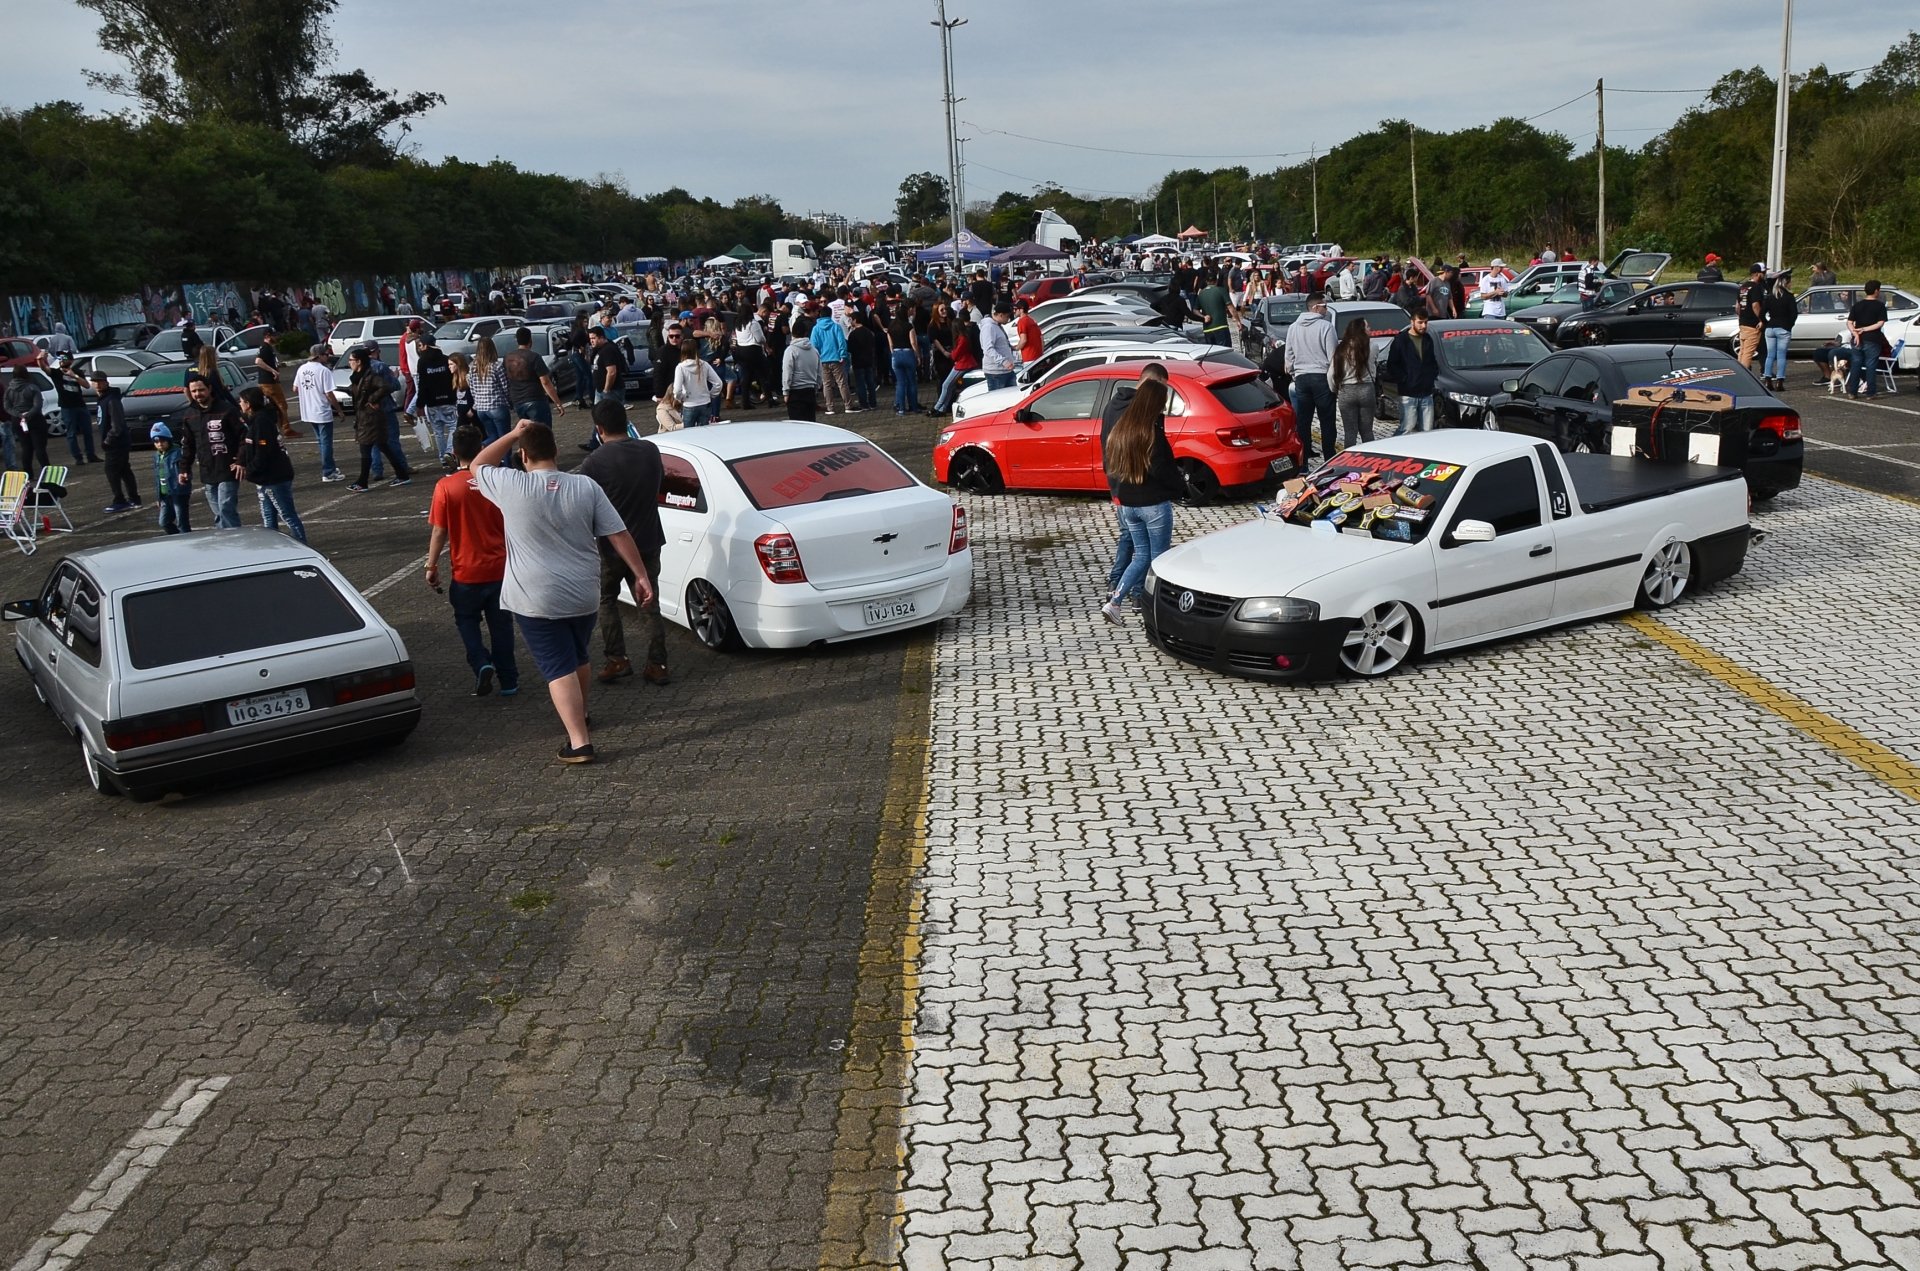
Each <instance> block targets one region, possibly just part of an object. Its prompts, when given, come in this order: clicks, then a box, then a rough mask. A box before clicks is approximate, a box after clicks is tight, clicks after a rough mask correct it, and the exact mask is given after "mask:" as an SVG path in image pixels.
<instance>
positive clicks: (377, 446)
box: [347, 348, 413, 494]
mask: <svg viewBox="0 0 1920 1271" xmlns="http://www.w3.org/2000/svg"><path fill="white" fill-rule="evenodd" d="M347 365H348V366H350V367H352V368H353V379H352V380H350V381H349V382H348V385H347V395H348V396H349V397H351V398H353V439H354V441H355V442H356V443H358V444H359V446H360V478H359V480H357V481H355V482H354V483H353V484H352V485H350V486H348V487H347V489H349V490H351V491H353V492H354V493H355V494H364V493H365V492H366V489H367V473H368V472H369V471H370V470H371V469H372V467H373V452H374V451H376V450H378V451H379V452H380V453H381V454H383V455H385V456H386V457H387V462H389V463H391V464H392V465H393V471H394V473H395V475H394V478H393V480H392V481H390V482H388V484H389V485H406V484H408V483H409V482H411V481H412V480H413V470H412V469H411V468H409V467H408V466H407V457H406V455H404V454H403V453H401V451H400V450H399V448H398V447H396V446H395V445H394V444H393V442H392V441H391V440H389V439H388V437H387V398H388V397H389V396H390V395H391V394H392V392H393V389H392V388H391V387H389V386H388V384H387V377H386V376H384V375H381V374H379V373H378V372H376V371H375V370H374V369H373V365H372V362H371V360H370V359H369V358H368V357H367V351H366V350H365V349H364V348H356V349H354V350H353V352H351V353H349V354H348V355H347Z"/></svg>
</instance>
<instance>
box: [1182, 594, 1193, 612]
mask: <svg viewBox="0 0 1920 1271" xmlns="http://www.w3.org/2000/svg"><path fill="white" fill-rule="evenodd" d="M1180 612H1181V613H1192V612H1193V593H1192V592H1190V591H1183V592H1181V593H1180Z"/></svg>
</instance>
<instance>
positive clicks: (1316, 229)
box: [1294, 148, 1320, 243]
mask: <svg viewBox="0 0 1920 1271" xmlns="http://www.w3.org/2000/svg"><path fill="white" fill-rule="evenodd" d="M1294 153H1295V154H1299V153H1300V152H1299V151H1298V150H1296V151H1294ZM1307 154H1308V158H1307V176H1308V178H1309V179H1310V180H1311V181H1312V182H1313V241H1314V242H1316V243H1317V242H1319V241H1320V153H1319V151H1318V149H1317V148H1316V149H1313V150H1309V151H1308V152H1307Z"/></svg>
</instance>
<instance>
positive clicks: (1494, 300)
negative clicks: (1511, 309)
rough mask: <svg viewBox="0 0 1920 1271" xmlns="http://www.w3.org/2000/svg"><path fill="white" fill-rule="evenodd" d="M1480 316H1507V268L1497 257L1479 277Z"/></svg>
mask: <svg viewBox="0 0 1920 1271" xmlns="http://www.w3.org/2000/svg"><path fill="white" fill-rule="evenodd" d="M1480 316H1481V317H1483V318H1504V317H1506V316H1507V267H1506V264H1505V262H1503V261H1502V260H1501V259H1500V258H1499V257H1498V256H1496V257H1494V258H1493V263H1492V264H1491V265H1488V266H1487V272H1486V273H1484V274H1481V275H1480Z"/></svg>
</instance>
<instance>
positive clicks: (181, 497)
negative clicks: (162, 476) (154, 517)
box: [160, 486, 193, 534]
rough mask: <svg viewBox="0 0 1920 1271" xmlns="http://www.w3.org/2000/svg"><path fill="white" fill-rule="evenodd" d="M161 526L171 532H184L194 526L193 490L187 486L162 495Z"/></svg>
mask: <svg viewBox="0 0 1920 1271" xmlns="http://www.w3.org/2000/svg"><path fill="white" fill-rule="evenodd" d="M160 528H161V529H163V530H165V531H166V532H167V533H169V534H184V533H186V532H188V531H189V530H191V529H192V528H193V491H192V490H191V489H189V488H188V487H186V486H180V487H178V488H176V489H173V490H169V491H167V492H166V493H165V494H163V495H161V496H160Z"/></svg>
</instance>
